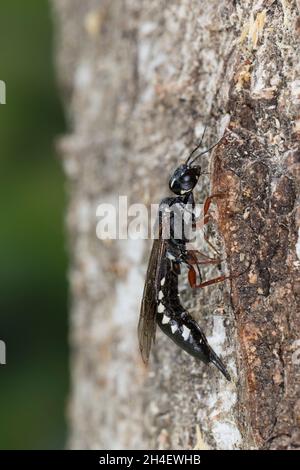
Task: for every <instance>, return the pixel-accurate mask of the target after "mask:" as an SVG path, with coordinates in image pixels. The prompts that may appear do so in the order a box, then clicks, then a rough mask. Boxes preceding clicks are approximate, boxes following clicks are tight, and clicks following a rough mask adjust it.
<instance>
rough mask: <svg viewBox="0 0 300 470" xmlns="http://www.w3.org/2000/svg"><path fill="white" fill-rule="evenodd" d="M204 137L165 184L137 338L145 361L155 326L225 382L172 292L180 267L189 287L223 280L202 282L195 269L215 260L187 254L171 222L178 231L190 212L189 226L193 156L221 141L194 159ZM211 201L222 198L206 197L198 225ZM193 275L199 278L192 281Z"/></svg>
mask: <svg viewBox="0 0 300 470" xmlns="http://www.w3.org/2000/svg"><path fill="white" fill-rule="evenodd" d="M204 133H205V129H204V132H203V135H202V138H201V141H200V143H199V145H197V147H196V148H195V149H194V150H193V151H192V152H191V153H190V154H189V156H188V157H187V159H186V160H185V162H184V163H183V164H181V165H180V166H179V167H178V168H176V170H175V171H174V173H173V174H172V176H171V178H170V180H169V189H170V190H171V191H172V192H173V194H174V196H172V197H167V198H165V199H163V200H162V201H161V202H160V204H159V216H158V238H156V239H155V240H154V241H153V246H152V250H151V254H150V259H149V264H148V269H147V274H146V280H145V286H144V292H143V298H142V303H141V311H140V317H139V323H138V339H139V347H140V351H141V355H142V359H143V361H144V362H145V363H147V362H148V360H149V355H150V350H151V346H152V343H153V342H154V340H155V332H156V325H158V326H159V327H160V329H161V330H162V331H163V332H164V333H165V334H166V335H167V336H169V337H170V338H171V339H172V340H173V341H174V343H176V344H177V345H178V346H179V347H180V348H182V349H183V350H185V351H186V352H187V353H189V354H190V355H192V356H194V357H195V358H197V359H199V360H200V361H202V362H204V363H205V364H209V363H212V364H214V365H215V366H216V367H217V368H218V369H219V370H220V371H221V372H222V374H223V375H224V376H225V378H226V379H227V380H231V379H230V375H229V373H228V371H227V369H226V367H225V365H224V364H223V362H222V360H221V359H220V357H219V356H218V355H217V354H216V353H215V352H214V350H213V349H212V348H211V346H210V345H209V344H208V341H207V338H206V336H205V334H204V332H203V331H202V329H201V327H200V326H199V325H198V323H197V322H196V321H195V320H194V319H193V318H192V316H191V315H190V314H189V312H188V311H187V310H186V309H185V308H184V306H183V305H182V304H181V302H180V299H179V290H178V279H179V275H180V273H181V266H183V265H184V266H186V267H187V268H188V280H189V283H190V285H191V287H192V288H195V287H200V288H202V287H205V286H208V285H212V284H214V283H216V282H221V281H224V280H225V279H227V278H229V277H226V276H219V277H216V278H214V279H210V280H208V281H204V282H203V281H202V278H201V271H200V266H201V265H202V264H217V265H218V264H219V263H220V259H218V258H212V257H208V256H207V255H205V254H203V253H201V252H199V251H197V250H189V249H188V247H187V244H188V242H189V241H190V239H189V236H186V234H185V233H184V235H182V236H180V237H179V236H178V234H177V233H176V228H177V226H178V223H175V222H176V218H177V220H180V221H181V222H180V225H181V228H182V226H183V228H184V226H185V220H186V217H185V216H186V215H187V213H188V214H189V215H190V214H192V226H193V227H195V223H196V222H195V214H194V210H193V209H194V208H195V200H194V194H193V190H194V188H195V186H196V185H197V183H198V181H199V178H200V176H201V174H203V173H202V172H201V166H199V165H198V164H197V163H196V162H197V160H198V159H199V157H201V156H202V155H204V154H205V153H207V152H210V151H211V150H212V149H213V148H214V147H215V146H216V145H218V144H219V143H220V141H221V140H222V139H223V137H224V136H223V137H222V139H220V140H219V141H218V142H217V143H216V144H214V145H213V146H212V147H210V148H209V149H207V150H205V151H204V152H201V153H200V154H198V155H195V154H196V152H197V150H198V149H199V148H200V146H201V144H202V140H203V137H204ZM214 197H222V195H221V194H215V195H212V196H209V197H208V198H207V199H206V201H205V203H204V208H203V224H205V223H207V221H208V219H209V215H208V209H209V206H210V204H211V202H212V200H213V198H214ZM176 215H177V217H176ZM178 216H179V217H178ZM166 225H168V226H169V227H170V228H169V237H164V236H163V231H164V230H163V229H164V227H165V226H166ZM200 257H202V258H203V257H204V259H200ZM197 276H199V279H200V281H199V282H198V283H197Z"/></svg>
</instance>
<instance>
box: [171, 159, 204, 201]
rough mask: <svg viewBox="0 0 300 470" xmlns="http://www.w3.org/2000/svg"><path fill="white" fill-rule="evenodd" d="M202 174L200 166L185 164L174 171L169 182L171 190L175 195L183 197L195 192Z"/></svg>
mask: <svg viewBox="0 0 300 470" xmlns="http://www.w3.org/2000/svg"><path fill="white" fill-rule="evenodd" d="M200 174H201V167H200V166H193V167H191V166H190V165H187V164H186V163H184V164H183V165H180V166H179V167H178V168H176V170H175V171H174V173H173V175H172V176H171V178H170V181H169V188H170V190H171V191H172V192H173V193H174V194H178V195H181V196H183V195H184V194H189V193H190V192H192V191H193V189H194V187H195V186H196V184H197V183H198V179H199V176H200Z"/></svg>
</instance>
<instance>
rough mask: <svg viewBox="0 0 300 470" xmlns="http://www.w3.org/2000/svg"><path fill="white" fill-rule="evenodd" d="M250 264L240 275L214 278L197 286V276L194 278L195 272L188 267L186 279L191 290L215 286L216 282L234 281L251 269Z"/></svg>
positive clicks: (191, 267)
mask: <svg viewBox="0 0 300 470" xmlns="http://www.w3.org/2000/svg"><path fill="white" fill-rule="evenodd" d="M251 264H252V263H251V262H250V263H249V265H248V266H247V268H246V269H245V270H244V271H242V272H241V273H238V274H231V275H230V276H225V275H223V276H218V277H215V278H213V279H209V280H208V281H204V282H200V283H199V284H197V276H196V271H195V269H194V267H193V266H191V265H190V267H189V273H188V279H189V283H190V286H191V287H193V288H196V287H197V288H200V289H201V288H202V287H206V286H211V285H213V284H217V283H218V282H223V281H226V280H227V279H236V278H238V277H240V276H242V275H243V274H245V273H246V272H247V271H249V269H250V267H251Z"/></svg>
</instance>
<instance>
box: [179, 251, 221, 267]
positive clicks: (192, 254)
mask: <svg viewBox="0 0 300 470" xmlns="http://www.w3.org/2000/svg"><path fill="white" fill-rule="evenodd" d="M198 256H202V257H203V258H205V259H204V260H199V258H198ZM187 260H188V261H189V262H190V263H191V264H197V263H198V264H220V263H221V262H222V261H223V260H222V259H221V258H212V257H211V256H208V255H206V254H205V253H202V251H199V250H187Z"/></svg>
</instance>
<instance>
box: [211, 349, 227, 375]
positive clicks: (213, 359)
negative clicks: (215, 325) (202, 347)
mask: <svg viewBox="0 0 300 470" xmlns="http://www.w3.org/2000/svg"><path fill="white" fill-rule="evenodd" d="M210 362H212V363H213V364H214V365H215V366H216V367H217V368H218V369H219V371H220V372H222V374H223V375H224V377H225V378H226V379H227V380H228V381H229V382H230V381H231V377H230V375H229V373H228V372H227V369H226V367H225V366H224V364H223V362H222V361H221V359H220V358H219V356H217V355H216V353H215V352H214V351H213V350H212V349H211V356H210Z"/></svg>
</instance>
